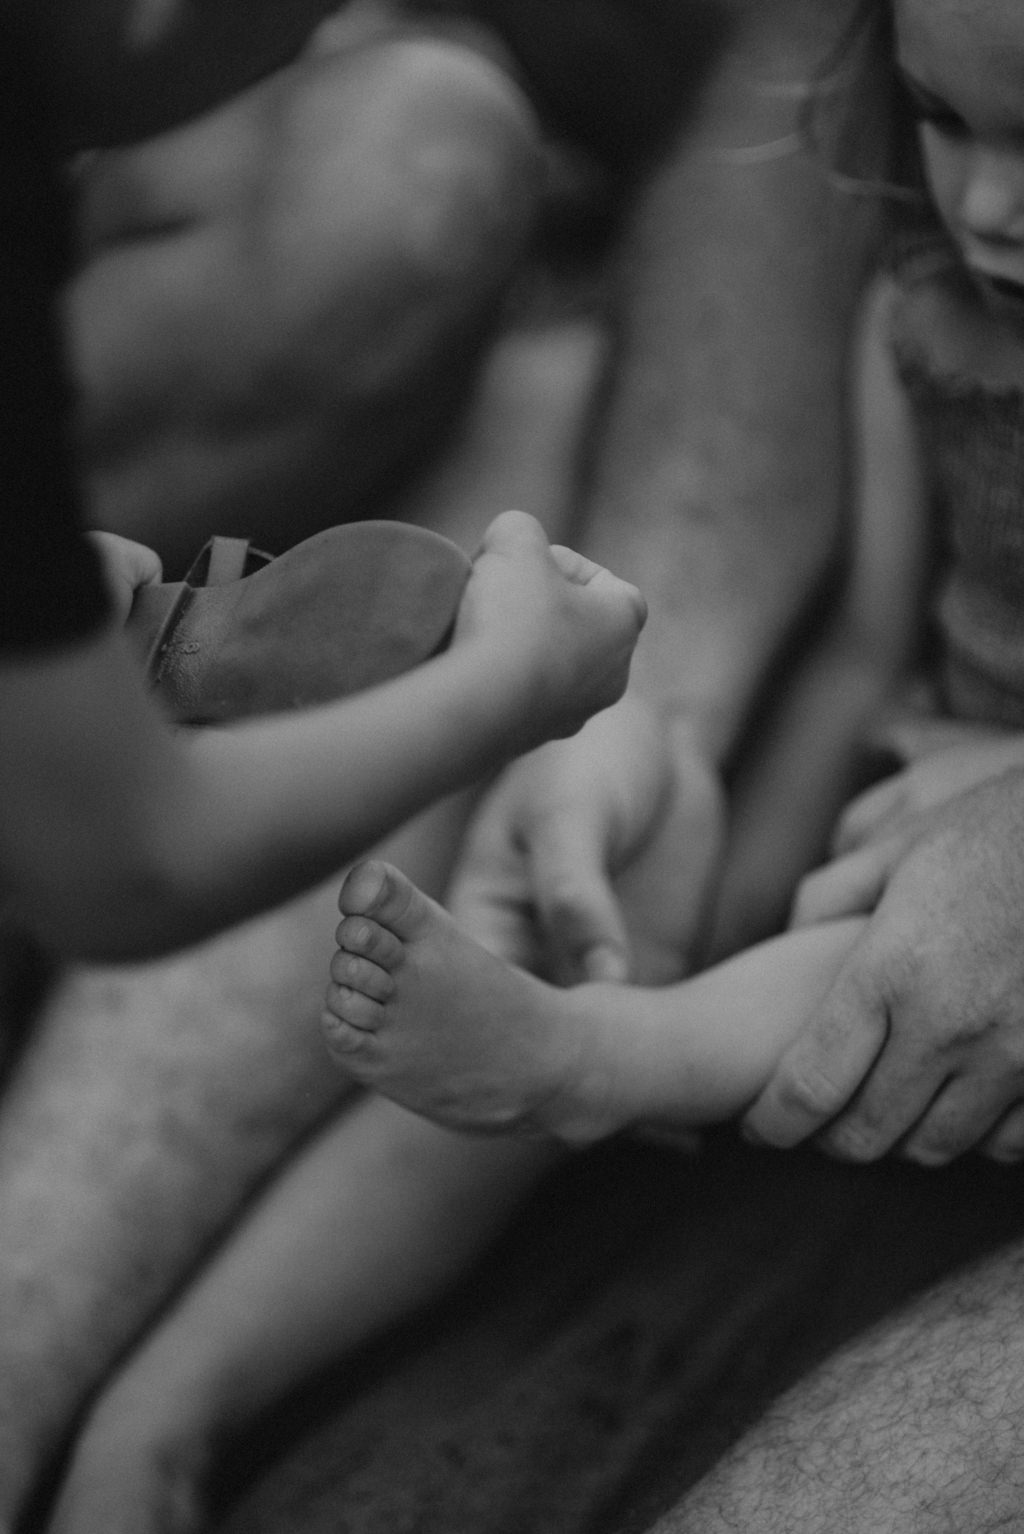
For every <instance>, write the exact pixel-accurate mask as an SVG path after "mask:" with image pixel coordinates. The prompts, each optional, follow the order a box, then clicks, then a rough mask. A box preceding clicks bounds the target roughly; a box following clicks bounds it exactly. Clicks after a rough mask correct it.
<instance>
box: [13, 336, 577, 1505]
mask: <svg viewBox="0 0 1024 1534" xmlns="http://www.w3.org/2000/svg"><path fill="white" fill-rule="evenodd" d="M602 355H603V352H602V345H601V338H600V334H599V333H598V332H597V331H595V330H594V329H593V327H591V326H589V325H586V324H580V323H574V324H572V325H569V326H565V327H562V326H556V327H554V328H553V329H552V330H551V331H550V332H543V331H540V330H529V331H527V332H524V333H522V334H518V333H513V334H512V335H510V336H508V337H507V338H505V340H504V341H502V342H501V343H499V344H498V345H497V347H496V348H495V350H494V352H493V354H492V356H491V357H490V358H489V359H488V363H487V366H486V367H485V369H484V373H483V375H482V380H481V389H480V391H479V394H478V396H477V398H476V401H475V403H474V408H473V409H472V410H470V411H469V412H467V416H466V419H465V421H464V423H463V425H462V428H461V431H460V435H459V437H458V439H457V441H456V443H455V445H454V449H453V452H452V454H451V455H449V456H448V457H447V458H446V459H445V460H444V462H443V463H441V464H439V465H438V466H437V468H436V469H435V470H434V472H433V473H432V475H431V476H429V477H428V478H425V479H424V480H423V482H422V484H421V487H420V490H419V493H418V495H417V496H416V497H412V496H410V498H409V500H408V503H407V505H406V506H405V507H404V511H405V513H406V514H407V515H409V516H410V517H413V518H415V519H417V520H421V521H423V522H424V523H425V524H427V525H429V526H432V527H436V528H437V529H439V530H440V531H443V532H445V533H447V534H448V535H449V536H451V537H454V538H456V539H458V540H459V541H461V542H463V543H464V544H466V546H468V547H471V546H472V545H473V543H474V541H475V539H476V538H477V537H478V536H479V533H480V532H481V531H482V528H483V526H484V525H485V524H486V522H488V521H489V520H490V518H491V515H492V514H493V510H494V509H495V508H496V506H498V505H502V504H516V503H518V504H520V505H531V506H537V507H538V509H539V511H540V514H541V515H542V516H543V518H544V521H545V525H546V527H547V529H548V532H549V534H550V535H551V536H552V538H554V539H556V540H560V538H561V537H562V536H564V530H565V529H564V517H565V512H566V507H567V505H568V502H569V489H568V487H569V484H570V482H571V479H572V474H573V471H574V466H575V452H574V444H575V441H576V438H577V434H578V432H579V430H580V427H581V421H582V419H583V417H584V416H585V413H586V408H587V401H588V399H589V394H590V390H591V388H592V386H593V383H594V380H595V377H596V374H597V372H598V370H599V367H600V363H601V359H602ZM527 429H532V430H534V437H533V440H534V442H535V445H536V451H535V452H533V453H532V454H531V455H530V456H529V457H524V455H523V454H522V453H521V452H520V451H519V444H520V443H521V441H522V433H523V432H524V431H526V430H527ZM466 813H467V804H466V802H465V800H464V799H463V798H458V799H455V800H452V801H448V802H446V803H445V804H442V805H440V806H437V807H436V808H435V810H434V811H432V812H431V813H430V815H428V816H426V817H421V819H420V820H419V821H418V822H416V823H414V824H413V825H412V826H410V827H408V828H406V829H405V830H404V831H402V832H401V833H399V834H398V835H396V836H395V837H393V838H391V839H390V841H389V843H388V849H387V855H388V856H389V857H392V858H394V859H395V861H397V862H398V863H399V864H400V865H401V866H402V867H404V868H407V869H409V871H410V872H411V873H413V874H414V875H415V877H416V878H417V880H418V881H419V882H420V883H421V884H423V885H424V887H425V888H427V889H429V890H431V891H433V892H435V893H440V892H441V891H442V890H443V888H444V886H445V883H446V880H447V877H448V873H449V870H450V865H451V860H452V857H453V854H454V848H455V846H456V844H457V840H458V837H459V835H460V832H461V828H462V826H463V824H464V820H465V816H466ZM335 896H336V886H335V887H333V888H332V889H331V890H330V891H326V890H325V891H324V892H322V893H321V894H320V895H318V896H316V897H314V898H312V899H311V900H310V901H308V902H301V903H298V904H296V906H294V907H292V908H290V909H289V910H287V911H285V912H283V913H281V914H279V915H278V916H275V917H271V918H268V919H267V920H266V921H264V922H261V923H257V924H254V925H253V926H252V927H247V928H245V929H243V930H241V931H239V932H238V933H236V934H234V935H232V936H230V937H228V938H225V939H224V940H222V941H221V942H218V943H216V944H211V945H210V946H209V947H208V948H206V949H204V950H202V951H201V952H199V953H190V954H187V955H184V956H182V957H181V958H180V959H176V960H174V961H171V962H169V963H167V964H164V965H159V966H151V967H147V968H145V969H142V970H138V971H128V970H118V971H102V972H89V973H81V974H77V975H74V976H71V977H69V979H68V981H67V982H66V984H65V986H64V988H63V989H62V991H61V992H60V993H59V994H58V995H57V997H56V998H55V999H53V1000H52V1001H51V1003H50V1004H49V1006H48V1007H47V1009H46V1011H45V1012H44V1013H43V1014H42V1016H41V1017H40V1019H39V1020H38V1023H37V1027H36V1031H35V1033H34V1035H33V1038H32V1041H31V1043H30V1046H29V1048H28V1050H27V1052H26V1053H25V1055H24V1056H23V1058H22V1060H21V1063H20V1068H19V1070H18V1072H17V1074H16V1075H15V1076H14V1077H13V1079H12V1081H11V1083H10V1088H9V1092H8V1096H7V1099H6V1101H5V1103H4V1105H3V1108H2V1110H0V1222H2V1228H3V1229H4V1231H5V1233H10V1234H5V1241H4V1242H3V1243H2V1244H0V1528H2V1526H3V1519H4V1517H5V1515H6V1514H7V1513H8V1512H11V1513H13V1510H14V1509H15V1508H17V1507H18V1506H19V1504H20V1503H21V1502H22V1501H23V1500H24V1497H25V1496H26V1494H27V1492H28V1490H29V1488H30V1486H31V1485H32V1484H33V1483H34V1482H35V1481H36V1480H37V1478H38V1475H39V1472H40V1466H41V1465H44V1464H45V1463H46V1462H48V1461H49V1460H50V1459H51V1457H52V1455H53V1454H54V1452H55V1450H56V1449H57V1447H58V1445H59V1443H60V1441H61V1440H62V1439H63V1437H64V1436H65V1435H66V1434H67V1432H68V1429H69V1426H70V1424H71V1422H72V1418H73V1417H74V1416H75V1415H76V1414H77V1413H78V1412H79V1411H80V1410H81V1409H82V1407H83V1405H84V1403H85V1402H86V1400H87V1398H89V1397H90V1396H94V1395H95V1394H96V1392H97V1391H99V1390H101V1389H102V1387H103V1386H104V1384H105V1382H107V1381H108V1380H109V1379H110V1378H111V1375H112V1373H113V1372H114V1371H115V1366H116V1365H117V1363H118V1361H119V1360H121V1359H122V1358H125V1357H126V1356H130V1352H131V1349H132V1347H133V1344H134V1343H135V1342H136V1341H137V1340H138V1339H141V1338H142V1337H143V1336H144V1335H145V1333H146V1330H147V1328H148V1327H149V1325H150V1324H151V1322H152V1320H153V1318H154V1316H155V1315H156V1314H157V1312H158V1311H159V1310H160V1309H161V1307H163V1306H164V1305H166V1304H167V1303H168V1301H169V1300H170V1299H171V1298H172V1297H173V1296H174V1294H175V1293H176V1292H177V1291H178V1290H179V1289H181V1287H182V1286H183V1284H184V1283H185V1282H186V1281H187V1280H188V1279H189V1278H190V1277H191V1275H192V1274H193V1273H195V1272H196V1270H197V1269H198V1268H200V1266H201V1265H202V1264H203V1263H205V1261H206V1260H207V1258H208V1257H209V1255H210V1254H211V1252H212V1251H213V1249H214V1248H215V1247H216V1245H217V1243H218V1242H219V1241H220V1240H221V1239H222V1238H223V1236H224V1233H225V1231H226V1230H228V1229H229V1228H231V1226H232V1225H233V1224H234V1222H235V1221H236V1220H237V1219H238V1218H239V1215H240V1213H243V1214H244V1210H245V1206H246V1203H247V1200H248V1199H249V1198H251V1196H252V1195H253V1193H254V1191H255V1190H256V1189H257V1188H258V1187H259V1186H260V1185H261V1184H263V1183H264V1182H265V1181H266V1180H267V1179H269V1178H272V1177H273V1176H275V1175H276V1174H277V1172H278V1171H279V1170H280V1168H281V1166H282V1164H283V1163H284V1162H285V1161H286V1160H287V1159H288V1157H289V1156H290V1155H292V1154H293V1153H294V1151H295V1150H296V1148H297V1147H298V1146H300V1145H301V1144H302V1142H303V1139H304V1138H305V1137H306V1136H307V1135H308V1134H309V1133H310V1132H311V1131H312V1130H313V1129H315V1128H316V1127H317V1126H318V1125H319V1124H320V1123H321V1122H323V1121H324V1119H325V1118H326V1117H329V1115H330V1114H331V1113H332V1112H333V1111H335V1109H336V1108H338V1107H340V1106H342V1105H344V1103H345V1101H346V1100H347V1098H348V1097H349V1094H350V1090H351V1084H350V1081H349V1080H348V1078H346V1077H345V1076H344V1075H343V1074H342V1073H340V1072H338V1071H337V1070H336V1069H335V1068H334V1067H333V1066H331V1064H330V1062H329V1061H327V1060H325V1056H324V1050H323V1043H322V1040H321V1038H320V1036H319V1034H318V1033H317V1030H316V1027H315V1019H316V1017H317V1015H318V1013H319V1010H320V1007H321V1004H322V995H323V986H324V982H325V978H326V974H327V966H328V962H329V958H330V952H331V943H330V937H331V933H332V930H333V927H334V925H335V924H336V921H337V911H336V905H335ZM343 1128H344V1126H340V1129H341V1130H343ZM339 1132H340V1131H339ZM492 1154H493V1153H492V1152H488V1155H492ZM524 1154H525V1152H524V1151H523V1149H522V1148H520V1149H519V1150H517V1151H516V1152H515V1153H514V1155H515V1157H516V1158H520V1157H522V1156H523V1155H524ZM530 1154H531V1155H532V1154H533V1152H532V1151H531V1152H530ZM485 1162H486V1158H485ZM456 1191H457V1190H456ZM453 1196H454V1195H453ZM318 1237H319V1231H318V1230H316V1231H314V1232H312V1233H311V1239H316V1238H318ZM241 1249H242V1250H243V1251H244V1250H246V1249H247V1248H245V1247H244V1246H243V1247H242V1248H241ZM211 1392H213V1386H211ZM201 1427H202V1424H201V1423H199V1422H197V1423H196V1429H197V1432H198V1431H199V1429H200V1428H201ZM190 1452H192V1453H193V1456H194V1460H197V1459H199V1458H201V1454H202V1451H201V1449H197V1448H193V1450H192V1451H190ZM121 1468H122V1469H124V1467H123V1466H122V1467H121Z"/></svg>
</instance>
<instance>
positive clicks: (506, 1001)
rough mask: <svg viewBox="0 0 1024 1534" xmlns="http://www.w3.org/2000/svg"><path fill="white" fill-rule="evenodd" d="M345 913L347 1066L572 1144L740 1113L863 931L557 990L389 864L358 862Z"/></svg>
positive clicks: (407, 1100)
mask: <svg viewBox="0 0 1024 1534" xmlns="http://www.w3.org/2000/svg"><path fill="white" fill-rule="evenodd" d="M340 906H341V910H342V913H343V920H342V922H341V924H340V926H339V928H338V942H339V945H340V946H339V950H338V952H337V953H336V954H335V956H334V959H333V961H332V965H331V985H330V987H329V989H328V993H327V1010H326V1012H325V1013H324V1027H325V1032H326V1036H327V1041H328V1045H329V1047H330V1048H331V1050H332V1051H333V1053H334V1054H335V1055H336V1056H337V1057H338V1059H339V1060H340V1061H341V1062H342V1063H343V1064H344V1066H345V1068H346V1070H348V1071H349V1072H350V1073H351V1074H352V1075H353V1076H355V1077H356V1078H357V1079H358V1080H360V1081H362V1082H363V1083H364V1084H366V1085H369V1086H372V1087H374V1088H375V1089H376V1090H378V1091H380V1092H383V1093H385V1094H386V1095H388V1096H391V1097H393V1098H395V1099H396V1100H398V1101H399V1102H402V1103H404V1104H405V1105H406V1106H407V1107H410V1108H412V1109H413V1110H414V1111H415V1112H417V1113H422V1114H425V1115H426V1116H427V1117H430V1118H434V1119H436V1120H438V1121H440V1122H442V1123H446V1124H450V1125H453V1126H455V1127H457V1128H463V1129H476V1130H489V1131H492V1132H494V1131H518V1132H538V1131H539V1132H543V1133H547V1134H553V1135H555V1136H557V1137H558V1138H560V1139H563V1140H565V1141H567V1142H586V1141H589V1140H594V1139H598V1138H600V1137H602V1136H604V1135H608V1134H611V1133H614V1132H615V1131H616V1130H619V1129H622V1128H625V1127H627V1126H629V1125H644V1126H648V1127H692V1126H694V1125H697V1124H703V1123H710V1122H714V1121H716V1120H720V1119H725V1118H730V1117H732V1116H733V1115H735V1114H737V1113H739V1112H740V1111H742V1109H743V1108H744V1107H745V1105H746V1104H747V1103H749V1102H750V1101H751V1100H752V1099H753V1098H754V1097H755V1096H756V1095H757V1093H758V1091H759V1090H760V1088H761V1087H762V1086H763V1085H764V1083H765V1081H766V1080H767V1079H768V1076H769V1074H770V1072H771V1070H772V1068H773V1066H774V1064H775V1062H776V1060H777V1059H778V1056H779V1054H780V1053H781V1052H782V1050H783V1049H784V1048H785V1046H786V1045H787V1044H788V1043H789V1041H790V1040H791V1039H792V1038H793V1037H794V1035H795V1034H796V1033H797V1032H798V1031H799V1029H800V1027H801V1026H802V1024H803V1022H804V1020H805V1019H806V1017H807V1016H808V1014H809V1013H810V1012H811V1010H812V1009H813V1007H814V1006H815V1004H816V1003H817V1002H818V1001H819V1000H821V999H822V997H823V996H824V995H825V992H826V990H827V989H828V986H829V984H830V982H831V980H832V979H833V977H834V976H835V974H836V972H837V970H838V968H839V966H840V964H841V962H842V960H843V958H844V956H845V954H846V953H847V951H848V949H849V947H850V945H851V943H852V941H853V940H854V938H855V936H856V935H857V933H858V932H859V931H860V929H861V923H860V922H859V921H849V922H836V923H829V924H827V925H822V926H818V927H811V928H807V929H805V930H803V931H800V932H794V933H789V934H786V935H784V936H783V937H780V938H775V939H773V940H772V941H770V942H768V943H763V944H760V945H759V946H758V947H756V948H753V949H749V950H747V951H746V952H744V953H742V954H740V955H738V956H737V957H736V958H733V959H730V960H727V961H726V962H725V963H723V964H720V965H717V966H716V967H715V968H714V969H710V970H707V971H705V972H704V973H703V974H701V975H698V976H697V977H695V978H694V979H692V980H687V981H683V982H681V983H680V984H677V985H672V986H665V987H661V988H648V989H644V988H640V987H636V986H616V985H599V984H598V985H582V986H577V987H575V988H573V989H571V990H560V989H558V988H556V987H554V986H550V985H546V984H545V983H544V982H542V981H540V980H538V979H536V978H535V977H534V976H532V975H529V974H526V973H525V972H524V971H522V970H517V969H515V968H513V967H512V966H510V965H508V964H506V963H505V962H504V961H503V960H501V959H498V958H496V957H495V956H494V955H492V954H490V953H488V952H487V951H486V950H485V949H483V948H481V947H480V946H479V945H478V944H477V943H475V942H474V941H473V939H472V938H470V937H469V936H468V935H467V934H466V933H464V932H463V931H462V930H461V929H460V928H459V927H458V925H457V924H456V923H455V922H454V921H453V919H452V918H451V917H450V916H449V915H448V913H447V912H446V911H444V910H442V908H441V907H440V906H438V905H436V904H435V903H434V902H433V901H432V900H430V899H429V898H428V897H427V896H426V895H424V894H422V892H421V891H419V890H418V889H416V887H415V885H413V884H412V883H411V882H410V881H409V880H408V879H407V878H406V877H405V875H404V874H402V873H400V872H399V871H398V870H397V869H395V868H392V867H391V866H390V865H387V864H383V863H379V862H369V863H363V864H360V865H359V866H358V867H357V868H356V869H354V870H353V871H352V873H351V874H350V875H349V877H348V879H347V880H346V882H345V884H344V886H343V887H342V892H341V897H340Z"/></svg>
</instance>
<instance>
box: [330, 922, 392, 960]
mask: <svg viewBox="0 0 1024 1534" xmlns="http://www.w3.org/2000/svg"><path fill="white" fill-rule="evenodd" d="M335 940H336V942H337V944H338V947H339V948H344V949H345V950H346V952H348V953H352V954H360V955H361V956H362V957H363V958H365V959H372V960H373V962H374V963H375V964H378V965H380V967H381V968H382V969H388V970H394V969H396V968H397V967H398V964H399V961H400V960H401V957H402V953H403V951H404V949H403V945H402V942H401V939H400V938H397V937H395V935H394V933H393V932H389V931H388V929H387V927H382V926H381V925H380V923H379V922H375V921H371V920H370V918H369V917H367V916H346V917H345V919H344V921H342V922H341V923H340V924H339V926H338V930H337V932H336V933H335Z"/></svg>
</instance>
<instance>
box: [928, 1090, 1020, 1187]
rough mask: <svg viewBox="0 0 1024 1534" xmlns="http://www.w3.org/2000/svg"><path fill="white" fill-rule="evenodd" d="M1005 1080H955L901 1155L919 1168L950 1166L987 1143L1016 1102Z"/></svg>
mask: <svg viewBox="0 0 1024 1534" xmlns="http://www.w3.org/2000/svg"><path fill="white" fill-rule="evenodd" d="M1019 1087H1020V1084H1019V1083H1017V1084H1016V1085H1014V1084H1013V1083H1012V1082H1008V1081H1007V1080H1006V1079H1005V1077H1004V1078H1002V1079H1000V1078H999V1077H997V1076H978V1075H970V1074H965V1075H961V1076H954V1077H953V1079H952V1080H951V1081H949V1082H948V1083H947V1084H946V1085H945V1086H944V1087H943V1088H942V1089H941V1090H940V1092H939V1093H938V1095H937V1096H936V1098H935V1099H934V1101H933V1102H932V1103H931V1104H930V1106H929V1107H928V1109H927V1111H926V1112H925V1113H924V1115H923V1117H922V1118H921V1119H920V1120H919V1122H918V1123H917V1124H915V1125H914V1128H913V1129H912V1130H911V1132H910V1133H909V1134H908V1135H907V1136H906V1137H905V1138H904V1140H903V1143H902V1145H901V1146H900V1153H901V1155H903V1156H904V1157H905V1158H906V1160H908V1161H916V1162H917V1163H918V1165H919V1166H946V1165H948V1163H949V1162H950V1161H955V1160H956V1158H957V1157H958V1156H963V1155H965V1154H966V1152H967V1151H969V1150H972V1149H973V1148H974V1147H975V1146H976V1145H978V1144H980V1142H981V1141H983V1140H985V1139H986V1138H987V1136H988V1135H989V1134H990V1132H991V1131H992V1130H993V1128H994V1126H995V1125H996V1124H998V1123H999V1121H1000V1120H1001V1119H1002V1118H1003V1116H1004V1114H1005V1113H1006V1111H1007V1109H1008V1108H1009V1106H1010V1104H1011V1103H1013V1102H1014V1101H1015V1100H1016V1097H1017V1093H1018V1091H1019Z"/></svg>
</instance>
